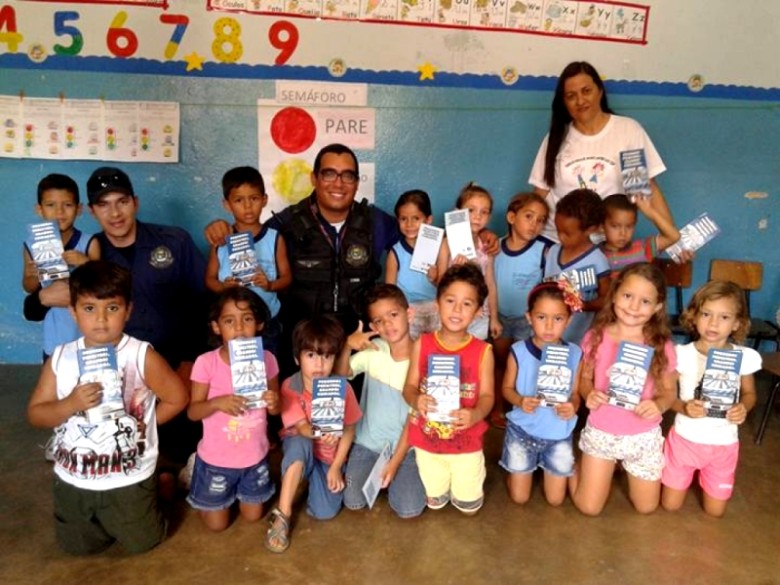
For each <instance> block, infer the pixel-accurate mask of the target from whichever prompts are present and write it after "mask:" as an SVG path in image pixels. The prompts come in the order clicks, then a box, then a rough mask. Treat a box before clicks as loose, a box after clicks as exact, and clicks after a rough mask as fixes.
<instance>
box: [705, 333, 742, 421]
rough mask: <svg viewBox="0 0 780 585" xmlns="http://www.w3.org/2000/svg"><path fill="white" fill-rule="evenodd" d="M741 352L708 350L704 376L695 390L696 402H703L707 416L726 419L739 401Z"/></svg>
mask: <svg viewBox="0 0 780 585" xmlns="http://www.w3.org/2000/svg"><path fill="white" fill-rule="evenodd" d="M741 365H742V352H741V351H739V350H732V349H710V350H709V351H708V352H707V363H706V365H705V366H704V376H703V377H702V379H701V383H700V384H699V386H698V387H697V388H696V394H697V395H696V396H694V397H695V398H697V399H698V400H701V401H702V402H704V408H705V409H706V410H707V416H709V417H712V418H726V413H727V412H728V410H729V409H730V408H731V407H732V406H734V405H735V404H736V403H737V402H738V401H739V390H740V384H741V379H740V375H739V369H740V367H741Z"/></svg>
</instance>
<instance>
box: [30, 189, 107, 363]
mask: <svg viewBox="0 0 780 585" xmlns="http://www.w3.org/2000/svg"><path fill="white" fill-rule="evenodd" d="M35 212H36V213H37V214H38V215H39V216H41V218H43V219H44V220H46V221H54V222H56V223H57V226H58V227H59V230H60V237H61V238H62V247H63V248H64V249H65V253H64V254H63V255H62V257H63V259H64V260H65V262H66V263H67V264H68V266H69V267H70V268H71V269H73V268H76V267H77V266H81V265H82V264H84V263H85V262H86V261H87V260H97V259H98V258H99V257H100V245H99V244H98V241H97V240H96V239H95V238H94V237H93V236H92V234H87V233H83V232H81V231H80V230H78V229H76V226H75V225H74V224H75V221H76V218H77V217H78V216H79V215H80V214H81V203H80V202H79V187H78V185H77V184H76V181H74V180H73V179H71V178H70V177H68V176H67V175H58V174H51V175H47V176H45V177H44V178H43V179H41V181H40V183H38V204H37V205H36V206H35ZM22 254H23V257H24V274H23V276H22V287H23V288H24V290H25V292H28V293H34V292H37V291H39V290H40V288H41V284H40V282H39V280H38V270H37V268H36V266H35V262H33V260H32V256H31V255H30V251H29V250H28V249H27V246H25V247H24V249H23V251H22ZM54 284H56V283H54ZM56 286H62V287H66V286H67V284H65V283H62V284H58V285H56ZM63 290H64V288H63ZM78 337H79V330H78V327H77V326H76V322H75V321H74V320H73V317H72V316H71V314H70V310H69V309H68V307H65V306H63V307H51V308H50V309H49V310H48V311H47V312H46V316H45V317H44V318H43V361H46V359H47V358H48V357H49V356H50V355H51V354H52V352H53V351H54V348H55V347H57V346H58V345H60V344H63V343H68V342H69V341H73V340H74V339H76V338H78Z"/></svg>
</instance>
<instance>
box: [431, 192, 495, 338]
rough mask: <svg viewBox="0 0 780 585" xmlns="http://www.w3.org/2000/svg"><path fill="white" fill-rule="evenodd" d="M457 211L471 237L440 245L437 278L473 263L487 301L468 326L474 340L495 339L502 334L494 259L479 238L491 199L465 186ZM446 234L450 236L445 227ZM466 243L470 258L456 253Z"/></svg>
mask: <svg viewBox="0 0 780 585" xmlns="http://www.w3.org/2000/svg"><path fill="white" fill-rule="evenodd" d="M455 209H456V210H464V211H467V212H468V217H467V220H468V223H469V227H470V232H471V238H470V239H469V240H468V241H467V242H466V241H461V240H460V238H459V237H458V238H452V237H449V236H448V238H447V245H446V246H442V253H441V254H440V255H439V260H438V262H437V264H438V275H439V277H440V278H441V275H443V274H444V272H445V271H446V270H447V268H449V267H450V266H452V265H455V264H463V263H464V262H469V261H471V262H474V264H476V265H477V266H478V267H479V269H480V271H481V272H482V276H483V277H484V280H485V283H486V284H487V287H488V294H487V298H485V300H484V302H483V306H482V307H481V308H480V310H479V311H478V312H477V314H476V315H475V317H474V320H473V321H472V323H471V326H470V327H469V333H471V334H472V335H473V336H474V337H476V338H477V339H487V338H488V336H491V337H494V338H495V337H498V336H499V335H501V321H500V320H499V318H498V298H497V295H496V278H495V272H494V269H493V257H492V256H490V254H488V251H487V245H486V244H485V243H484V242H483V241H482V240H481V239H480V236H479V234H480V232H482V230H484V229H485V228H486V227H487V224H488V222H490V214H491V213H492V212H493V197H492V196H491V195H490V193H489V192H488V190H487V189H485V188H484V187H480V186H479V185H477V184H476V183H474V182H470V183H468V184H467V185H466V186H465V187H463V189H462V190H461V192H460V194H459V195H458V200H457V201H456V202H455ZM447 233H448V234H449V233H451V232H450V231H449V228H448V232H447ZM464 244H466V248H467V249H469V250H471V251H472V252H473V254H474V255H473V256H471V257H468V256H466V255H464V254H462V253H453V252H452V251H453V250H455V251H456V252H457V251H458V249H459V248H460V247H462V246H463V245H464Z"/></svg>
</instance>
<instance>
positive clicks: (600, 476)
mask: <svg viewBox="0 0 780 585" xmlns="http://www.w3.org/2000/svg"><path fill="white" fill-rule="evenodd" d="M624 341H625V342H630V343H633V344H640V345H643V346H646V347H647V348H649V349H652V350H653V355H652V360H651V362H650V366H649V368H648V369H647V370H648V371H647V377H646V379H645V381H644V383H643V384H642V382H641V381H639V382H637V375H639V378H640V380H641V375H642V373H641V371H640V369H637V368H635V366H631V364H630V362H629V361H628V360H627V361H626V362H620V365H618V364H617V363H616V358H617V356H618V350H619V347H620V343H621V342H624ZM582 350H583V366H582V375H581V377H580V387H579V390H580V394H581V395H582V398H583V399H584V400H585V405H586V406H587V407H588V409H589V410H590V414H589V415H588V422H587V424H586V425H585V428H584V429H583V431H582V434H581V435H580V449H581V450H582V461H581V462H580V466H579V470H578V473H576V474H575V475H574V477H572V479H571V480H570V483H569V488H570V490H571V495H572V499H573V500H574V505H575V506H577V508H578V509H579V510H580V512H582V513H584V514H587V515H589V516H596V515H598V514H600V513H601V510H602V509H603V508H604V505H605V504H606V502H607V499H608V498H609V492H610V489H611V487H612V475H613V473H614V471H615V463H616V462H617V461H621V462H622V465H623V469H625V471H626V473H627V475H628V495H629V498H630V500H631V503H632V504H633V505H634V508H636V510H637V511H638V512H640V513H642V514H649V513H650V512H653V511H654V510H655V509H656V508H657V507H658V502H659V499H660V494H661V472H662V470H663V464H664V458H663V436H662V435H661V424H660V423H661V415H662V414H663V412H664V411H665V410H667V409H668V408H669V407H670V406H671V405H672V403H673V402H674V400H675V394H676V390H675V389H676V382H677V374H676V372H675V362H676V360H675V352H674V346H673V344H672V342H671V332H670V331H669V324H668V322H667V317H666V284H665V282H664V277H663V274H661V271H660V270H659V269H658V268H656V267H655V266H653V265H652V264H649V263H646V262H643V263H639V264H634V265H632V266H629V267H627V268H625V269H623V270H622V271H621V272H620V274H619V275H618V276H617V278H615V279H614V281H613V282H612V286H611V288H610V291H609V294H608V295H607V298H606V300H605V303H604V307H603V308H602V309H601V311H599V313H598V315H597V316H596V318H595V320H594V322H593V327H592V329H591V330H590V331H589V332H588V333H587V334H586V335H585V338H584V339H583V341H582ZM637 350H639V351H638V353H637ZM632 353H633V355H634V356H636V355H639V356H641V353H642V352H641V348H634V350H633V351H632ZM610 374H611V375H610ZM621 374H622V375H621ZM632 381H633V382H634V384H633V385H634V386H638V387H637V388H636V390H637V394H635V395H634V396H635V398H632V394H631V386H632V384H631V382H632Z"/></svg>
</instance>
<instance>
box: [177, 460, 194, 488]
mask: <svg viewBox="0 0 780 585" xmlns="http://www.w3.org/2000/svg"><path fill="white" fill-rule="evenodd" d="M195 455H197V453H193V454H192V455H190V457H189V459H187V465H185V466H184V467H182V469H181V471H180V472H179V485H180V486H181V487H182V488H184V489H185V490H189V489H190V486H191V485H192V471H193V470H194V469H195Z"/></svg>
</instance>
